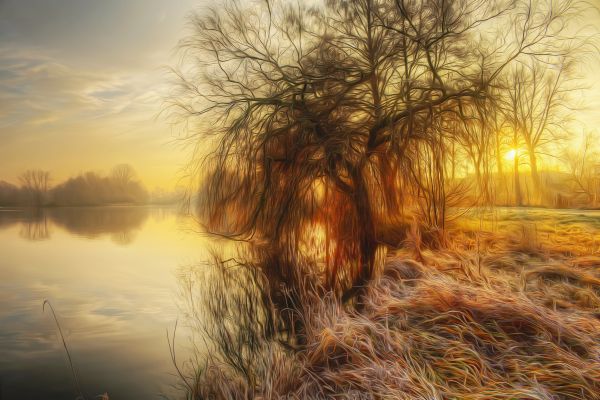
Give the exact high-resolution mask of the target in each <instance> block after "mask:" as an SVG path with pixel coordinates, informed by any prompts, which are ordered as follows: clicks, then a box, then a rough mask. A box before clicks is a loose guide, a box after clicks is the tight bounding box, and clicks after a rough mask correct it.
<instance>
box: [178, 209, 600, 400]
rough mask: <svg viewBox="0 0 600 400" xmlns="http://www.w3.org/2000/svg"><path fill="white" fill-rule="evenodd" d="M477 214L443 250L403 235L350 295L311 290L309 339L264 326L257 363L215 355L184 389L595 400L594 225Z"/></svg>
mask: <svg viewBox="0 0 600 400" xmlns="http://www.w3.org/2000/svg"><path fill="white" fill-rule="evenodd" d="M495 223H497V222H495ZM502 223H505V221H501V222H500V224H502ZM474 225H477V224H475V223H474V221H470V220H469V219H468V218H465V219H463V220H462V222H461V225H460V226H455V227H454V231H453V232H452V233H451V235H450V237H451V246H449V248H446V249H441V250H440V249H438V250H435V251H432V250H427V249H423V248H414V243H419V241H418V240H414V239H411V238H409V239H408V241H407V243H412V245H407V246H404V248H403V249H402V250H397V251H396V252H394V253H393V254H389V255H388V260H387V262H386V265H385V268H384V270H383V273H382V274H381V276H380V277H378V278H377V279H375V280H374V281H372V282H371V283H370V284H369V285H368V287H367V288H366V289H365V292H364V293H363V294H362V296H361V298H360V300H359V301H357V303H355V304H352V305H347V304H346V305H343V304H341V303H340V302H339V301H336V300H335V299H334V298H332V297H330V296H321V297H319V298H318V299H314V298H313V299H312V301H307V302H306V304H305V305H303V307H302V308H301V309H299V310H298V312H299V313H300V315H301V318H302V322H303V337H302V341H301V342H302V345H301V346H298V347H294V348H289V347H286V346H284V345H282V344H281V343H280V342H279V341H278V340H277V339H265V341H266V342H265V344H264V345H263V346H260V347H259V350H258V351H257V354H256V355H255V357H253V360H254V368H253V369H252V370H251V371H250V372H249V373H246V374H244V373H240V371H239V370H237V369H236V368H234V367H232V366H231V365H230V364H229V363H227V362H226V361H224V359H223V358H220V357H218V356H213V357H211V358H210V359H211V361H210V362H208V363H207V364H206V365H204V366H203V368H201V369H200V370H198V371H196V372H197V374H196V375H195V380H194V382H193V384H192V385H191V386H192V390H190V391H189V397H190V398H194V399H280V398H286V399H326V398H331V399H371V398H372V399H600V254H598V253H597V252H596V251H595V250H594V249H593V247H592V245H593V243H594V241H595V240H597V237H596V238H593V237H592V238H589V237H587V236H586V235H587V231H586V229H588V228H589V227H587V228H582V227H581V226H579V228H578V229H579V230H577V229H574V228H573V226H569V224H564V226H563V228H564V229H566V230H568V231H569V232H570V234H571V236H570V237H569V238H568V239H565V238H562V237H560V236H562V235H564V234H565V232H564V230H563V228H560V227H559V228H556V231H555V232H550V228H549V227H548V226H545V225H544V223H543V222H542V223H539V225H540V227H539V229H537V233H535V232H534V233H531V232H528V231H527V229H519V228H518V227H516V229H508V228H507V227H503V228H502V230H500V231H501V232H502V233H501V234H500V233H498V232H491V231H490V230H488V231H486V230H484V229H481V224H479V226H478V227H477V229H472V226H474ZM546 225H548V224H546ZM565 226H566V227H565ZM593 229H595V227H593ZM548 232H550V233H551V234H547V233H548ZM582 232H584V233H582ZM575 233H577V235H578V236H573V235H574V234H575ZM415 253H418V256H415ZM415 258H417V259H418V260H419V261H416V260H415Z"/></svg>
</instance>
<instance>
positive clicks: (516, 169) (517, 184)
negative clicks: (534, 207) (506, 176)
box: [514, 153, 523, 207]
mask: <svg viewBox="0 0 600 400" xmlns="http://www.w3.org/2000/svg"><path fill="white" fill-rule="evenodd" d="M514 174H515V175H514V176H515V203H516V205H517V206H519V207H520V206H522V205H523V195H522V194H521V179H520V177H519V154H518V153H517V154H515V159H514Z"/></svg>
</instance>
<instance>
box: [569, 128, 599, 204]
mask: <svg viewBox="0 0 600 400" xmlns="http://www.w3.org/2000/svg"><path fill="white" fill-rule="evenodd" d="M598 139H599V136H598V134H597V133H596V132H587V133H584V135H583V137H582V141H581V144H580V145H579V146H578V147H575V148H566V149H565V151H564V154H563V157H562V159H563V161H564V162H565V164H566V165H567V168H568V171H569V175H570V180H571V183H572V184H573V186H574V187H573V192H574V193H576V194H580V195H582V196H584V197H585V199H586V202H587V204H588V205H592V206H597V205H598V201H599V198H598V196H599V194H600V145H598Z"/></svg>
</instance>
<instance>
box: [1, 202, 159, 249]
mask: <svg viewBox="0 0 600 400" xmlns="http://www.w3.org/2000/svg"><path fill="white" fill-rule="evenodd" d="M150 210H151V208H149V207H60V208H21V209H4V210H0V229H2V228H5V227H9V226H12V225H17V224H18V225H20V236H21V237H23V238H25V239H28V240H36V241H37V240H47V239H50V238H51V236H52V231H53V229H54V228H55V227H58V228H60V229H64V230H66V231H67V232H69V233H71V234H73V235H76V236H80V237H85V238H89V239H94V238H98V237H101V236H104V235H108V236H109V237H110V238H111V240H112V241H113V242H115V243H117V244H120V245H127V244H130V243H131V242H132V241H133V240H134V239H135V236H136V232H137V231H139V230H140V229H141V228H142V226H143V224H144V222H145V221H146V220H147V219H148V217H149V215H150ZM159 212H163V213H164V210H162V211H159Z"/></svg>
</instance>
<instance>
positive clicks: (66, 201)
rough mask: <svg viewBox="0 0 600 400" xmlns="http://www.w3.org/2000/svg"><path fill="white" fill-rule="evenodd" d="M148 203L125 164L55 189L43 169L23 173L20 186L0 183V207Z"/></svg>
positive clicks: (73, 178) (83, 175)
mask: <svg viewBox="0 0 600 400" xmlns="http://www.w3.org/2000/svg"><path fill="white" fill-rule="evenodd" d="M148 200H149V195H148V191H147V190H146V188H145V187H144V185H143V184H142V183H141V182H140V181H139V180H138V179H137V176H136V173H135V170H134V169H133V168H132V167H131V166H130V165H127V164H120V165H117V166H115V167H114V168H113V169H112V170H111V172H110V173H109V174H108V175H107V176H102V175H100V174H98V173H96V172H91V171H89V172H85V173H82V174H80V175H78V176H75V177H72V178H69V179H67V180H66V181H64V182H62V183H59V184H57V185H56V186H52V185H51V177H50V173H49V172H47V171H43V170H28V171H25V172H24V173H23V174H21V175H20V176H19V185H14V184H11V183H8V182H5V181H0V206H38V207H39V206H80V205H85V206H96V205H108V204H144V203H147V202H148Z"/></svg>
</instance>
